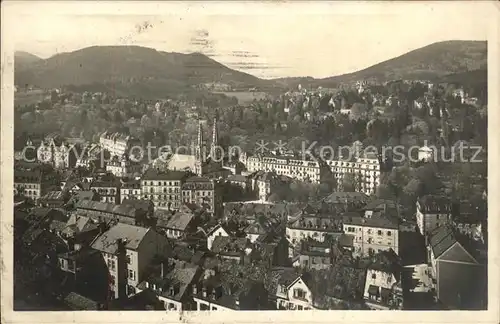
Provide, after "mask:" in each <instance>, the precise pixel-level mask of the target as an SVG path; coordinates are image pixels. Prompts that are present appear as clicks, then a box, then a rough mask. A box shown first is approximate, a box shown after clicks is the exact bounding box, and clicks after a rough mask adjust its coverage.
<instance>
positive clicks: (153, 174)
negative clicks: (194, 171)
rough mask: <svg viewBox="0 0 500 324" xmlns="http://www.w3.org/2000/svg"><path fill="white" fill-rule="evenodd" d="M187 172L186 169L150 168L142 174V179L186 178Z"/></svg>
mask: <svg viewBox="0 0 500 324" xmlns="http://www.w3.org/2000/svg"><path fill="white" fill-rule="evenodd" d="M186 177H187V173H186V172H184V171H166V172H161V171H158V170H156V169H148V170H147V171H146V173H144V175H143V176H142V180H174V181H175V180H184V179H185V178H186Z"/></svg>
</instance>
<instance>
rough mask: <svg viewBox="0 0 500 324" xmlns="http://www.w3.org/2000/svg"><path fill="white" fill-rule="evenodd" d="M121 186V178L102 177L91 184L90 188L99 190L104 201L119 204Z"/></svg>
mask: <svg viewBox="0 0 500 324" xmlns="http://www.w3.org/2000/svg"><path fill="white" fill-rule="evenodd" d="M120 186H121V183H120V181H119V180H117V179H114V178H111V177H102V178H100V179H97V180H95V181H93V182H92V183H91V184H90V190H93V191H95V192H97V193H98V194H99V196H100V197H101V201H102V202H107V203H112V204H118V203H119V202H120Z"/></svg>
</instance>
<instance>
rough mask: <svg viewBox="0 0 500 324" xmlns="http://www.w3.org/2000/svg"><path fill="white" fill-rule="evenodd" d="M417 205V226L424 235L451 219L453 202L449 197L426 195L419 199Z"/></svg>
mask: <svg viewBox="0 0 500 324" xmlns="http://www.w3.org/2000/svg"><path fill="white" fill-rule="evenodd" d="M416 207H417V215H416V216H417V226H418V229H419V231H420V233H421V234H422V235H426V234H427V233H429V232H431V231H433V230H434V229H436V228H438V227H439V226H441V225H444V224H446V223H448V222H449V221H450V218H451V213H452V204H451V200H450V199H448V198H447V197H443V196H432V195H426V196H423V197H420V198H419V199H418V200H417V202H416Z"/></svg>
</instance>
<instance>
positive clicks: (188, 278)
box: [137, 259, 202, 312]
mask: <svg viewBox="0 0 500 324" xmlns="http://www.w3.org/2000/svg"><path fill="white" fill-rule="evenodd" d="M150 268H151V271H149V272H150V275H149V276H148V278H146V280H144V281H143V282H141V283H140V284H139V286H138V289H137V291H138V292H140V291H142V290H144V289H150V290H152V291H154V292H155V293H156V295H157V297H158V299H159V300H160V301H161V302H162V303H163V304H164V306H165V309H166V310H167V311H177V312H181V311H184V310H196V305H195V303H194V300H193V299H192V292H193V289H192V288H191V286H192V284H193V283H196V281H197V280H198V279H199V277H200V275H201V273H202V271H201V268H200V267H199V266H197V265H196V264H192V263H189V262H185V261H181V260H175V261H174V260H172V259H168V260H160V262H159V264H158V262H155V263H153V264H151V266H150Z"/></svg>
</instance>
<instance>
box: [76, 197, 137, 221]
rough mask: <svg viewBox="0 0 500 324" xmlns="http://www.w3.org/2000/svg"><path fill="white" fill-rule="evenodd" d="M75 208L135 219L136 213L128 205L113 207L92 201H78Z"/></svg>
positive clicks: (113, 205) (109, 204)
mask: <svg viewBox="0 0 500 324" xmlns="http://www.w3.org/2000/svg"><path fill="white" fill-rule="evenodd" d="M76 208H77V209H83V210H88V211H98V212H105V213H109V214H115V215H120V216H125V217H129V218H135V216H136V213H137V210H136V209H135V208H134V207H131V206H129V205H115V204H112V203H104V202H100V201H92V200H80V201H78V202H77V203H76Z"/></svg>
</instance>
